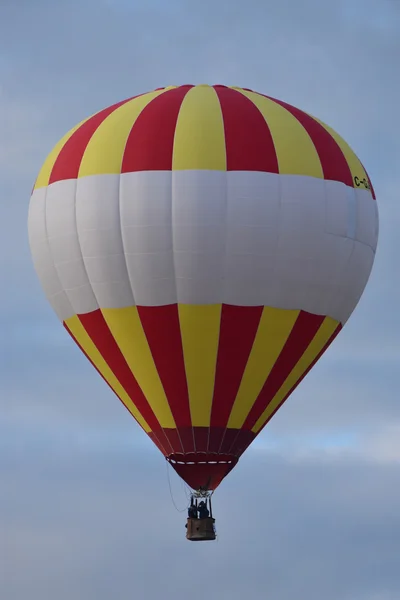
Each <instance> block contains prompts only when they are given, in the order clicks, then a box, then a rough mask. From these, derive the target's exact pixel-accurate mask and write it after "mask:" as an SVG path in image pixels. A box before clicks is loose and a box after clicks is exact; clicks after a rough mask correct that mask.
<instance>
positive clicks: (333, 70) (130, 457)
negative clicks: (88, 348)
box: [0, 0, 400, 600]
mask: <svg viewBox="0 0 400 600" xmlns="http://www.w3.org/2000/svg"><path fill="white" fill-rule="evenodd" d="M399 27H400V5H399V3H398V2H397V0H379V1H378V0H364V1H363V2H361V1H360V0H359V1H357V2H356V1H354V0H345V1H344V0H342V1H339V0H336V1H335V2H333V1H328V0H303V1H302V2H298V1H297V0H280V1H279V2H272V1H269V0H263V1H261V0H247V1H246V2H239V1H237V0H230V2H229V3H225V2H220V1H218V0H213V1H211V0H203V1H202V2H198V3H195V2H190V1H189V0H186V1H184V0H180V1H178V0H168V2H167V1H166V0H165V1H161V0H159V1H158V2H154V1H150V0H147V1H146V2H144V1H139V0H138V1H137V2H128V1H121V0H113V1H111V0H96V1H95V0H80V1H79V2H78V1H77V0H69V1H68V2H64V0H60V1H59V2H51V1H50V0H19V1H18V2H15V1H12V0H3V1H2V3H1V6H0V109H1V110H0V115H1V117H0V207H1V214H2V218H1V219H0V277H1V287H0V289H1V294H0V309H1V310H0V404H1V411H0V476H1V486H0V592H1V593H0V595H1V597H2V598H4V599H5V600H22V599H25V598H26V597H27V596H28V594H29V597H30V598H31V599H32V600H39V599H40V600H50V599H51V600H52V599H53V598H55V597H57V599H58V600H71V599H73V600H80V599H81V598H82V599H85V600H92V599H93V600H105V599H108V598H118V599H119V598H121V599H124V598H127V597H131V596H132V594H134V595H135V597H137V598H140V599H141V598H143V599H145V600H147V599H148V600H152V599H153V598H154V599H155V598H158V597H160V596H161V595H163V596H164V597H165V596H166V597H168V598H169V597H171V598H176V599H177V600H180V599H181V598H186V597H187V596H188V595H189V594H190V596H191V598H192V599H193V600H197V599H199V598H200V597H203V595H204V589H203V585H201V586H199V585H198V582H199V575H198V574H197V573H198V570H199V569H200V570H201V571H202V572H203V573H207V576H206V577H205V579H204V581H207V582H208V585H209V586H210V593H209V594H208V596H209V598H211V599H214V598H215V599H216V600H217V599H218V600H220V599H225V598H229V599H230V600H239V599H240V600H241V599H242V598H243V597H245V596H249V597H251V598H254V599H255V600H258V599H264V598H265V596H266V594H270V595H271V597H273V598H276V599H277V600H291V599H292V598H293V597H294V596H295V595H296V597H302V598H307V599H308V600H317V599H318V600H319V599H320V598H321V597H323V598H324V600H394V599H395V600H397V599H398V597H399V593H400V574H399V569H398V555H399V547H400V514H399V512H398V506H399V501H400V471H399V463H400V403H399V401H398V371H399V364H400V362H399V361H400V344H399V332H400V317H399V313H398V306H399V304H400V286H399V283H398V276H397V275H398V255H399V252H400V241H399V236H398V231H399V227H400V207H399V203H398V200H397V195H398V188H399V187H400V174H399V168H398V165H399V161H400V138H399V131H400V117H399V114H400V112H399V110H398V107H399V105H400V78H399V66H398V65H399V64H400V36H399V34H398V31H399ZM180 83H211V84H213V83H224V84H231V85H239V86H243V87H249V88H253V89H256V90H258V91H260V92H263V93H266V94H269V95H272V96H275V97H277V98H280V99H282V100H285V101H287V102H290V103H292V104H294V105H296V106H298V107H299V108H302V109H304V110H306V111H309V112H311V113H313V114H315V115H316V116H318V117H319V118H321V119H322V120H324V121H326V122H327V123H329V124H330V125H331V126H333V127H334V128H335V129H336V130H337V131H338V132H339V133H340V134H341V135H342V136H343V137H344V138H345V139H346V140H347V141H348V142H349V143H350V145H351V146H352V147H353V148H354V150H355V151H356V152H357V154H358V155H359V156H360V158H361V160H362V161H363V163H364V164H365V165H366V167H367V169H368V171H369V173H370V176H371V178H372V181H373V184H374V187H375V190H376V194H377V197H378V204H379V210H380V240H379V246H378V252H377V257H376V261H375V266H374V269H373V273H372V275H371V278H370V282H369V284H368V286H367V289H366V291H365V293H364V295H363V298H362V300H361V302H360V304H359V306H358V307H357V309H356V310H355V312H354V314H353V316H352V317H351V319H350V321H349V322H348V324H347V325H346V327H345V329H344V331H343V332H342V333H341V335H340V336H339V337H338V338H337V340H336V341H335V344H334V345H333V346H332V348H331V349H330V350H329V352H328V353H327V354H326V355H325V356H324V358H323V360H322V361H321V362H320V363H319V364H318V365H317V367H316V368H315V369H314V370H313V371H312V373H311V374H310V375H309V376H308V377H307V378H306V379H305V380H304V382H303V383H302V385H301V386H300V388H299V389H298V390H296V392H295V394H293V396H292V398H291V399H290V400H289V401H288V402H287V403H286V404H285V406H284V407H283V409H282V410H281V411H280V412H279V413H278V415H276V417H275V418H274V420H273V421H272V422H271V423H270V425H269V426H268V428H267V429H266V430H264V432H263V434H262V435H261V436H260V437H259V438H258V439H257V441H256V442H255V443H254V444H253V446H252V447H251V448H250V449H249V450H248V452H247V453H246V455H245V457H243V459H242V460H241V462H240V464H239V465H238V467H237V468H236V469H235V471H233V472H232V474H231V475H230V476H229V478H227V480H226V482H225V483H224V485H223V486H221V489H220V491H219V492H218V495H216V500H215V510H216V512H217V516H218V523H217V524H218V531H219V534H220V536H219V541H218V543H216V544H214V545H209V544H205V545H190V546H189V545H188V544H187V543H186V541H185V540H184V527H183V524H184V522H183V519H184V517H183V515H182V514H180V513H178V512H176V511H175V509H174V506H173V504H172V502H171V499H170V494H169V487H168V479H167V474H166V468H165V464H164V461H163V459H162V457H161V455H160V454H159V452H158V451H157V450H156V449H154V448H153V447H152V446H151V444H150V443H149V440H148V439H147V438H146V437H145V436H144V435H143V434H142V433H141V432H140V431H139V429H138V427H137V426H136V424H135V423H134V422H133V420H132V419H130V418H129V415H128V413H127V412H126V411H125V410H124V409H123V407H122V406H121V405H120V403H119V402H118V401H117V400H116V399H115V398H114V397H113V396H112V393H111V392H110V391H109V389H108V388H107V386H105V385H104V382H103V381H102V380H101V379H100V378H99V377H98V376H97V375H96V373H95V372H94V371H93V369H92V367H91V366H90V365H89V364H88V363H87V362H86V360H85V359H84V357H82V356H81V354H80V353H79V351H78V350H77V349H76V347H75V346H74V345H73V343H72V342H71V341H70V339H69V338H68V336H66V334H65V332H64V331H63V329H62V327H60V325H59V323H58V322H57V319H56V317H55V315H53V313H52V311H51V309H50V307H49V306H48V304H47V302H46V300H45V298H44V296H43V294H42V292H41V289H40V287H39V283H38V281H37V279H36V275H35V273H34V271H33V267H32V264H31V260H30V256H29V248H28V242H27V231H26V220H27V209H28V203H29V196H30V191H31V188H32V184H33V182H34V180H35V177H36V174H37V171H38V169H39V168H40V166H41V163H42V161H43V159H44V158H45V156H46V154H47V152H48V151H49V150H50V149H51V147H52V146H53V145H54V143H55V142H56V141H57V140H58V139H59V138H60V137H61V136H62V135H63V134H64V133H65V131H67V130H68V129H69V128H70V127H72V126H73V125H75V124H76V123H77V122H78V121H80V120H81V119H82V118H84V117H86V116H87V115H89V114H92V113H93V112H95V111H96V110H99V109H101V108H103V107H105V106H107V105H109V104H112V103H114V102H116V101H118V100H120V99H122V98H125V97H128V96H132V95H134V94H136V93H141V92H144V91H147V90H151V89H153V88H156V87H160V86H163V85H170V84H180ZM171 485H172V489H173V495H174V499H175V502H176V504H177V505H178V506H182V507H184V506H185V501H186V497H185V494H184V490H183V488H182V486H181V484H180V481H179V480H178V479H177V478H176V477H175V476H174V474H173V473H171ZM261 512H262V515H260V513H261ZM138 515H139V517H140V518H138ZM193 546H194V547H193ZM199 546H200V547H199ZM201 577H203V576H201ZM202 581H203V580H202Z"/></svg>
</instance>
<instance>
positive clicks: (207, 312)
mask: <svg viewBox="0 0 400 600" xmlns="http://www.w3.org/2000/svg"><path fill="white" fill-rule="evenodd" d="M178 308H179V322H180V328H181V335H182V344H183V354H184V360H185V370H186V379H187V383H188V389H189V403H190V414H191V418H192V425H193V426H194V427H209V425H210V416H211V405H212V399H213V393H214V379H215V369H216V364H217V353H218V341H219V330H220V322H221V305H220V304H210V305H196V306H193V305H189V304H180V305H179V307H178Z"/></svg>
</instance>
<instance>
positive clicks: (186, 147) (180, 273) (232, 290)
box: [29, 85, 378, 489]
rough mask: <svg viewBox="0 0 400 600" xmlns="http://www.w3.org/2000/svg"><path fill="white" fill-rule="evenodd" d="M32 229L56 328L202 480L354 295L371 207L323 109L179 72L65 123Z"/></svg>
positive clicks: (225, 464) (231, 451)
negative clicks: (199, 81) (181, 82)
mask: <svg viewBox="0 0 400 600" xmlns="http://www.w3.org/2000/svg"><path fill="white" fill-rule="evenodd" d="M29 237H30V245H31V250H32V255H33V260H34V264H35V268H36V271H37V273H38V276H39V278H40V281H41V283H42V286H43V288H44V291H45V293H46V295H47V297H48V299H49V301H50V303H51V305H52V306H53V308H54V310H55V312H56V313H57V315H58V317H59V318H60V320H61V321H62V322H63V324H64V326H65V328H66V330H67V331H68V332H69V334H70V335H71V336H72V338H73V339H74V340H75V342H76V343H77V344H78V346H79V347H80V348H81V350H82V351H83V352H84V353H85V354H86V356H87V357H88V359H89V360H90V361H91V362H92V364H93V365H94V367H95V368H96V369H97V370H98V371H99V373H100V374H101V375H102V376H103V378H104V379H105V380H106V382H107V383H108V384H109V385H110V386H111V388H112V389H113V391H114V392H115V394H116V395H117V396H118V397H119V398H120V400H121V401H122V402H123V404H124V405H125V406H126V408H127V409H128V410H129V411H130V412H131V414H132V415H133V417H134V418H135V419H136V420H137V422H138V423H139V425H140V426H141V427H142V428H143V429H144V431H145V432H146V433H147V434H148V435H149V436H150V438H151V439H152V441H153V442H154V443H155V444H156V445H157V446H158V448H159V449H160V450H161V452H162V453H163V454H164V455H165V456H166V457H167V458H168V460H169V461H170V462H171V464H172V465H173V466H174V468H175V469H176V471H177V472H178V474H179V475H180V476H181V477H182V478H183V479H184V480H185V481H186V482H187V483H188V484H189V485H190V486H191V487H192V488H194V489H198V488H199V487H204V488H207V489H215V488H216V487H217V486H218V485H219V483H220V482H221V480H222V479H223V478H224V477H225V476H226V475H227V474H228V473H229V471H230V470H231V469H232V468H233V467H234V466H235V464H236V463H237V460H238V458H239V457H240V456H241V454H242V453H243V452H244V451H245V449H246V448H247V447H248V446H249V444H251V442H252V441H253V440H254V438H255V437H256V436H257V435H258V433H259V432H260V431H261V430H262V429H263V427H264V426H265V425H266V424H267V423H268V421H269V420H270V419H271V417H272V416H273V415H274V414H275V412H276V411H277V410H278V409H279V407H280V406H282V404H283V402H284V401H285V400H286V399H287V398H288V396H289V395H290V394H291V392H292V391H293V390H294V389H295V387H296V386H297V385H298V383H299V382H300V381H301V379H302V378H303V377H304V376H305V375H306V374H307V372H308V371H309V370H310V368H311V367H312V366H313V365H314V364H315V362H316V361H317V360H318V358H319V357H320V356H321V355H322V353H323V352H324V351H325V350H326V348H327V347H328V346H329V345H330V343H331V342H332V340H333V339H334V338H335V336H336V335H337V334H338V332H339V331H340V329H341V328H342V326H343V325H344V323H345V322H346V321H347V319H348V317H349V316H350V314H351V312H352V311H353V309H354V308H355V306H356V304H357V302H358V300H359V298H360V296H361V294H362V292H363V289H364V287H365V285H366V283H367V280H368V277H369V274H370V271H371V268H372V264H373V260H374V255H375V250H376V245H377V237H378V212H377V206H376V201H375V196H374V191H373V188H372V185H371V182H370V180H369V177H368V175H367V173H366V172H365V169H364V168H363V166H362V164H361V163H360V161H359V160H358V158H357V157H356V156H355V154H354V153H353V151H352V150H351V149H350V148H349V146H348V145H347V144H346V142H344V140H343V139H342V138H341V137H340V136H339V135H338V134H336V133H335V132H334V131H333V130H332V129H331V128H329V127H328V126H327V125H325V124H323V123H321V122H320V121H319V120H317V119H315V118H314V117H311V116H310V115H308V114H306V113H305V112H302V111H300V110H298V109H296V108H294V107H293V106H290V105H288V104H286V103H284V102H281V101H278V100H276V99H272V98H269V97H266V96H263V95H261V94H258V93H256V92H253V91H250V90H245V89H240V88H229V87H225V86H205V85H199V86H188V85H186V86H178V87H169V88H163V89H159V90H156V91H153V92H150V93H147V94H144V95H141V96H138V97H135V98H132V99H128V100H125V101H123V102H120V103H119V104H115V105H113V106H111V107H109V108H106V109H105V110H102V111H100V112H99V113H97V114H95V115H94V116H92V117H90V118H88V119H87V120H85V121H83V122H82V123H80V124H79V125H78V126H77V127H75V128H74V129H72V130H71V131H70V132H69V133H68V134H67V135H66V136H65V137H64V138H63V139H62V140H61V141H60V142H59V143H58V144H57V145H56V147H55V148H54V149H53V151H52V152H51V153H50V155H49V156H48V158H47V160H46V161H45V163H44V165H43V168H42V170H41V171H40V173H39V175H38V178H37V181H36V184H35V187H34V191H33V193H32V197H31V202H30V212H29Z"/></svg>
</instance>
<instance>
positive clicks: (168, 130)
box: [121, 85, 193, 173]
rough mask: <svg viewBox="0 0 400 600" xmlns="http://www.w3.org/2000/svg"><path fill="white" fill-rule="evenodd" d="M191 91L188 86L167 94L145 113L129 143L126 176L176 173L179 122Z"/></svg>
mask: <svg viewBox="0 0 400 600" xmlns="http://www.w3.org/2000/svg"><path fill="white" fill-rule="evenodd" d="M191 87H193V86H189V85H185V86H180V87H178V88H175V89H173V90H169V91H167V92H164V93H163V94H161V95H160V96H156V98H154V100H152V101H151V102H149V104H148V105H147V106H146V107H145V108H144V109H143V110H142V112H141V113H140V115H139V117H138V118H137V119H136V121H135V123H134V125H133V127H132V129H131V132H130V134H129V137H128V140H127V143H126V147H125V152H124V156H123V159H122V169H121V172H122V173H131V172H133V171H170V170H171V169H172V154H173V149H174V137H175V128H176V121H177V119H178V114H179V110H180V107H181V105H182V101H183V99H184V97H185V96H186V94H187V92H188V91H189V90H190V88H191Z"/></svg>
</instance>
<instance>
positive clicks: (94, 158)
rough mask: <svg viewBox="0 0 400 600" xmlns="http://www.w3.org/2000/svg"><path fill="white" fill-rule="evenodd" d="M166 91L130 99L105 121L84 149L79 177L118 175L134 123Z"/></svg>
mask: <svg viewBox="0 0 400 600" xmlns="http://www.w3.org/2000/svg"><path fill="white" fill-rule="evenodd" d="M168 89H169V88H165V89H164V90H158V91H156V92H151V93H149V94H144V95H143V96H139V97H137V98H133V100H130V101H129V102H126V104H123V105H122V106H120V107H119V108H117V109H116V110H114V111H113V112H112V113H111V114H110V115H109V116H108V117H107V118H106V119H104V121H103V122H102V123H101V125H100V126H99V127H98V128H97V129H96V131H95V132H94V134H93V135H92V137H91V139H90V141H89V143H88V145H87V147H86V150H85V152H84V154H83V157H82V161H81V165H80V168H79V174H78V177H86V176H88V175H102V174H105V173H107V174H110V173H118V174H119V173H121V166H122V159H123V155H124V151H125V146H126V142H127V139H128V136H129V134H130V131H131V129H132V127H133V125H134V123H135V121H136V119H137V118H138V116H139V115H140V113H141V112H142V110H143V109H144V108H145V107H146V106H147V104H149V102H151V101H152V100H154V98H156V97H157V96H159V95H160V94H163V93H164V92H166V91H167V90H168Z"/></svg>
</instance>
